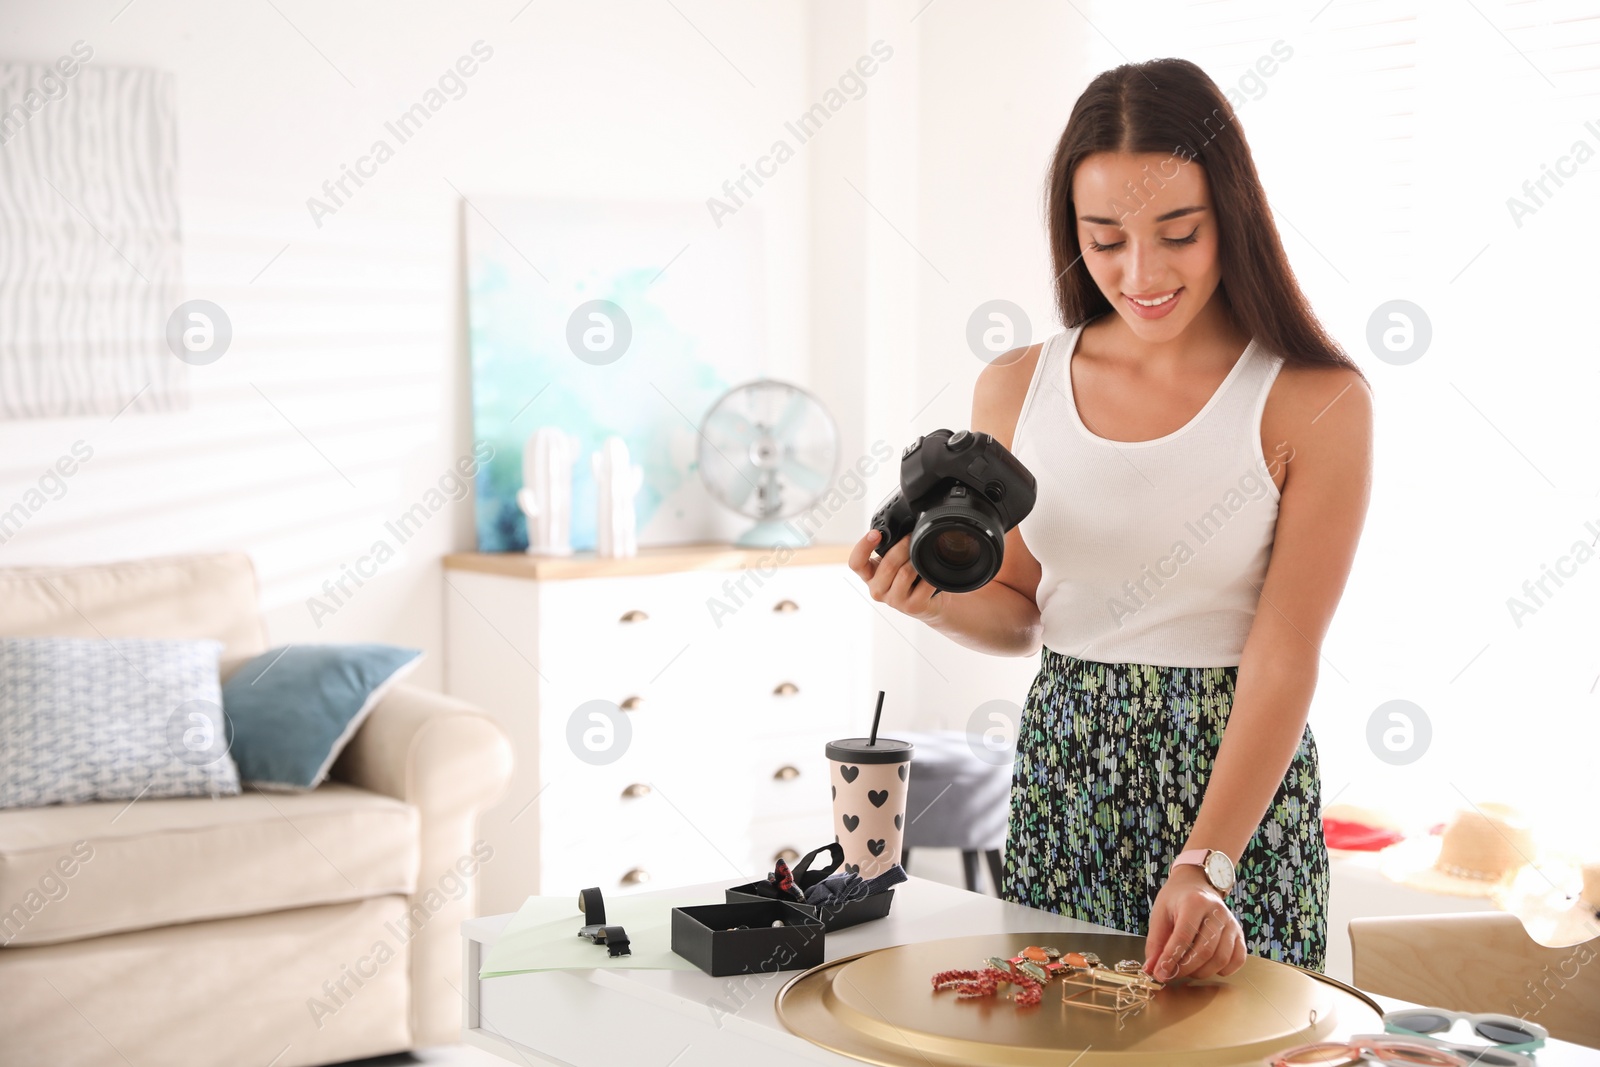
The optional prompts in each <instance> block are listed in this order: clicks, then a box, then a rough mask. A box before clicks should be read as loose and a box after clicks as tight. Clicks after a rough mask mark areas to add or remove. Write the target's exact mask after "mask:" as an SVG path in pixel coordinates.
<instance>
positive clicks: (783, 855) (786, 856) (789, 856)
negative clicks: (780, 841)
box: [772, 848, 800, 863]
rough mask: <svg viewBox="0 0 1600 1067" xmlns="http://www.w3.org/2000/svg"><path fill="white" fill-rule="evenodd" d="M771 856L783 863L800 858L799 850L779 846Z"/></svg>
mask: <svg viewBox="0 0 1600 1067" xmlns="http://www.w3.org/2000/svg"><path fill="white" fill-rule="evenodd" d="M772 858H773V859H775V860H782V861H783V862H785V863H793V862H794V861H795V860H797V859H799V858H800V851H799V850H798V849H793V848H780V849H779V850H778V851H777V852H776V853H775V854H774V855H773V857H772Z"/></svg>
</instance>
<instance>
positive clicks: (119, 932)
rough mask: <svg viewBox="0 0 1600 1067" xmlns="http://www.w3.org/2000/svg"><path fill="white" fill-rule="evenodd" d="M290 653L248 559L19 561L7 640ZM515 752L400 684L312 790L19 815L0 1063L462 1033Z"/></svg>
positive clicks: (226, 666)
mask: <svg viewBox="0 0 1600 1067" xmlns="http://www.w3.org/2000/svg"><path fill="white" fill-rule="evenodd" d="M27 635H66V636H75V637H96V636H106V637H166V638H173V637H192V638H199V637H209V638H215V639H217V640H220V641H222V642H223V643H224V646H225V651H224V653H223V673H224V676H226V675H227V673H228V672H229V671H230V670H232V669H235V668H237V666H238V665H239V664H240V663H242V662H244V661H245V660H246V659H248V658H249V657H251V656H254V655H256V654H257V653H260V652H262V651H265V649H266V648H267V647H268V645H267V639H266V634H265V631H264V629H263V626H262V622H261V617H260V613H259V610H258V607H257V586H256V578H255V571H254V569H253V567H252V565H251V562H250V559H249V557H247V556H244V555H238V554H223V555H204V556H185V557H172V558H167V559H153V560H141V561H134V562H127V563H115V564H107V565H97V566H82V567H52V568H13V569H0V636H27ZM510 770H511V750H510V745H509V744H508V742H507V740H506V738H505V736H504V734H503V733H502V732H501V730H500V729H499V727H497V726H496V725H495V724H494V723H493V722H492V721H491V720H490V719H489V718H488V717H487V716H486V715H484V714H482V713H480V712H479V711H478V710H477V709H475V708H473V707H471V706H469V705H467V704H464V703H462V702H461V701H459V700H453V699H451V698H448V697H444V696H440V695H438V694H435V693H432V692H429V691H426V690H423V689H418V688H415V687H410V686H405V685H398V686H396V687H395V688H393V689H392V690H391V691H390V693H389V694H388V695H387V696H386V697H385V699H384V700H383V701H381V702H380V703H379V705H378V706H377V707H376V708H375V709H374V710H373V712H372V714H371V716H370V717H369V718H368V719H367V721H366V722H365V723H364V724H363V725H362V727H361V728H360V730H359V731H358V732H357V733H356V735H355V737H354V738H353V739H352V740H351V742H350V744H349V745H348V746H347V747H346V749H345V751H344V754H343V755H342V756H341V757H340V759H339V760H338V762H337V763H336V764H335V766H334V769H333V774H332V777H331V779H330V780H329V781H328V782H327V783H326V784H324V785H323V786H321V787H320V788H318V789H315V790H313V791H311V792H308V793H300V794H291V793H275V794H266V793H261V792H258V791H255V790H251V789H247V790H246V791H245V793H244V794H243V795H241V796H237V797H222V798H217V799H212V798H193V799H188V798H186V799H156V800H152V799H145V800H139V801H137V802H135V803H132V804H129V803H127V802H123V801H115V802H108V803H94V804H79V805H70V806H62V805H56V806H52V807H45V808H30V809H8V810H0V944H3V945H4V947H0V991H3V992H0V1061H3V1062H4V1063H5V1064H7V1065H8V1067H9V1065H16V1067H33V1065H40V1067H43V1065H48V1067H69V1065H84V1067H88V1065H95V1067H98V1065H102V1064H103V1065H115V1067H127V1065H128V1064H138V1065H141V1067H142V1065H144V1064H160V1065H162V1067H188V1065H195V1067H201V1065H208V1067H209V1065H216V1064H240V1065H257V1067H266V1065H267V1064H272V1065H273V1067H295V1065H307V1064H322V1063H330V1062H336V1061H339V1060H345V1059H353V1058H357V1057H366V1056H376V1055H381V1054H384V1053H390V1052H396V1051H400V1050H404V1049H409V1048H414V1047H419V1046H425V1045H433V1044H441V1043H446V1042H454V1041H456V1040H459V1036H460V1032H461V1017H462V1003H461V998H460V996H459V995H458V994H457V992H456V988H457V986H458V985H459V982H460V977H459V975H460V960H461V947H460V944H461V942H460V932H459V929H458V928H459V926H460V923H461V921H462V920H463V919H466V918H468V917H470V916H471V915H472V914H473V911H474V899H475V892H474V885H475V882H474V877H475V876H476V874H477V873H478V871H479V869H480V868H481V867H482V866H483V865H484V864H485V863H493V862H494V858H493V854H492V851H490V850H489V849H488V848H487V846H485V845H484V844H483V843H481V842H478V841H477V840H476V835H475V833H474V824H475V820H476V818H477V815H478V813H479V812H480V811H482V810H483V809H484V808H485V807H487V806H488V805H490V804H491V803H493V802H494V801H495V800H496V799H497V798H498V797H499V795H500V793H501V792H502V791H503V790H504V788H505V784H506V782H507V781H508V780H509V777H510Z"/></svg>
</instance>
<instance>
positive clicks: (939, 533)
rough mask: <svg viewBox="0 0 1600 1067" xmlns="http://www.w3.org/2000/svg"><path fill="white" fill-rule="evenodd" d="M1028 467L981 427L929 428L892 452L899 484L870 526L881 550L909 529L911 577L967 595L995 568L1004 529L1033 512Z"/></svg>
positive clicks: (1002, 548) (1001, 552)
mask: <svg viewBox="0 0 1600 1067" xmlns="http://www.w3.org/2000/svg"><path fill="white" fill-rule="evenodd" d="M1034 497H1035V483H1034V480H1033V475H1032V473H1030V472H1029V470H1028V468H1026V467H1024V466H1023V465H1022V464H1021V463H1019V462H1018V461H1017V457H1015V456H1013V455H1012V454H1011V453H1010V452H1009V451H1007V450H1006V446H1005V445H1002V444H1001V443H1000V442H999V441H996V440H995V439H994V438H993V437H990V436H989V435H988V434H986V433H972V432H970V431H967V430H958V431H956V432H955V433H951V432H950V431H949V430H934V431H933V432H932V433H930V434H925V435H923V436H922V437H919V438H917V439H916V440H915V441H913V442H912V443H911V444H910V446H908V447H907V448H906V450H905V451H904V452H902V453H901V454H900V488H899V489H898V490H897V491H895V492H894V493H892V494H891V495H890V496H889V499H887V500H885V501H884V502H883V504H882V505H881V506H879V508H878V511H877V514H875V515H873V516H872V528H873V529H874V530H877V531H878V532H879V533H880V534H882V535H883V539H882V540H881V541H879V542H878V546H877V548H876V549H875V550H874V551H876V552H877V553H878V555H879V556H880V557H881V556H885V555H887V554H888V552H889V549H890V548H892V547H893V546H894V545H895V543H896V542H897V541H899V540H900V539H901V538H902V537H905V536H906V535H907V534H910V535H911V565H912V566H913V567H914V568H915V569H916V572H917V576H918V577H919V578H921V579H922V580H923V581H925V582H927V583H928V584H929V585H931V586H933V587H934V588H935V589H939V590H943V591H944V592H946V593H970V592H971V591H972V590H974V589H977V588H979V587H981V586H983V585H985V584H986V583H987V582H988V581H989V580H990V579H991V578H993V577H994V576H995V575H996V574H998V573H1000V561H1001V559H1002V558H1004V555H1005V542H1006V532H1007V531H1008V530H1010V529H1011V528H1012V527H1013V526H1015V525H1016V524H1017V523H1019V522H1021V521H1022V520H1023V519H1025V518H1027V517H1028V512H1030V511H1032V510H1033V502H1034Z"/></svg>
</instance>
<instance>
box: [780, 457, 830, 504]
mask: <svg viewBox="0 0 1600 1067" xmlns="http://www.w3.org/2000/svg"><path fill="white" fill-rule="evenodd" d="M831 466H832V464H829V467H831ZM778 472H779V473H780V474H782V475H783V480H784V484H785V485H787V486H792V487H794V488H795V489H798V490H801V491H802V492H804V494H805V495H806V497H807V498H808V499H809V498H812V497H815V496H817V495H820V494H821V492H822V491H823V490H824V489H826V488H827V487H828V471H826V470H822V469H819V468H817V467H815V466H812V465H811V464H809V463H807V462H805V461H804V460H799V459H793V458H788V459H785V460H784V461H783V462H782V463H780V464H778Z"/></svg>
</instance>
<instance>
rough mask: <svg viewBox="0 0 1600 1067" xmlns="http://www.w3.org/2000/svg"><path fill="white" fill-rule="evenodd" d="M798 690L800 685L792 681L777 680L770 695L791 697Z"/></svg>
mask: <svg viewBox="0 0 1600 1067" xmlns="http://www.w3.org/2000/svg"><path fill="white" fill-rule="evenodd" d="M798 692H800V687H799V686H798V685H795V684H794V683H793V682H779V683H778V684H777V687H776V688H774V689H773V690H772V695H773V696H775V697H792V696H794V695H795V694H796V693H798Z"/></svg>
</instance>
